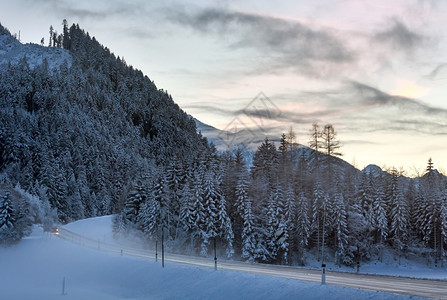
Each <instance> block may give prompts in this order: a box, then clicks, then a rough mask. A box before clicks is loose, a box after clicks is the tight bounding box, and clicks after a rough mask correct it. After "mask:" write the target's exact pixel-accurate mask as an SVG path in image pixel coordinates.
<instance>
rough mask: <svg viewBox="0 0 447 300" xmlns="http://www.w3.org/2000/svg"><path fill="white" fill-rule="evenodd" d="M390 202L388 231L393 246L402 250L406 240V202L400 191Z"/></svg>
mask: <svg viewBox="0 0 447 300" xmlns="http://www.w3.org/2000/svg"><path fill="white" fill-rule="evenodd" d="M392 203H393V206H392V208H391V227H390V233H391V235H392V240H393V245H394V247H395V248H396V249H397V250H399V251H400V252H402V251H403V250H404V249H405V248H406V243H407V240H408V204H407V202H406V200H405V198H404V196H403V194H402V192H401V191H398V192H397V193H396V195H395V198H394V199H392ZM399 259H400V256H399Z"/></svg>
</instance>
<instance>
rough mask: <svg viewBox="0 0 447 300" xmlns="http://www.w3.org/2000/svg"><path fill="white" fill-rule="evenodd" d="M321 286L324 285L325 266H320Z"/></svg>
mask: <svg viewBox="0 0 447 300" xmlns="http://www.w3.org/2000/svg"><path fill="white" fill-rule="evenodd" d="M321 268H322V270H321V284H322V285H325V284H326V264H321Z"/></svg>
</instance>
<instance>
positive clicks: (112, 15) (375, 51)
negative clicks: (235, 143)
mask: <svg viewBox="0 0 447 300" xmlns="http://www.w3.org/2000/svg"><path fill="white" fill-rule="evenodd" d="M0 5H1V6H0V7H1V8H2V9H1V10H0V22H1V23H2V25H3V26H5V27H7V28H8V29H9V30H10V31H11V32H12V33H18V32H19V31H20V36H21V41H22V42H24V43H27V42H32V43H40V40H41V39H42V37H44V38H45V43H46V44H47V43H48V31H49V26H50V25H53V26H54V27H55V29H56V30H58V32H61V29H62V25H61V23H62V20H63V19H67V21H68V23H69V24H72V23H79V25H80V27H81V28H83V29H85V30H86V31H88V32H89V33H90V35H91V36H95V37H96V39H97V40H98V41H99V42H100V43H102V44H103V45H105V46H106V47H108V48H109V49H111V51H112V52H114V53H115V54H116V55H119V56H120V57H124V58H125V60H126V62H127V63H128V64H130V65H133V66H134V67H136V68H137V69H140V70H142V71H143V72H144V74H146V75H147V76H148V77H149V78H151V79H152V80H153V81H154V82H155V84H156V85H157V87H158V88H162V89H165V90H167V91H168V92H169V93H170V94H171V95H172V96H173V99H174V101H176V102H177V103H178V104H179V105H180V107H181V108H183V109H184V110H185V111H186V112H187V113H189V114H191V115H193V116H194V117H196V118H197V119H199V120H200V121H202V122H204V123H207V124H209V125H212V126H214V127H216V128H219V129H225V128H227V125H228V124H230V123H231V122H232V121H233V120H234V118H235V117H237V116H239V119H240V120H241V122H242V123H244V124H245V125H246V126H247V127H250V128H251V129H252V130H253V132H256V134H259V135H262V136H265V135H267V136H269V138H277V137H279V136H280V135H281V133H282V132H287V131H288V128H289V127H290V126H292V127H293V129H294V131H295V132H296V135H297V140H298V142H299V143H301V144H305V145H307V144H308V139H309V137H308V132H309V129H310V128H311V125H312V123H313V122H318V123H319V124H320V126H324V124H326V123H331V124H333V125H334V127H335V129H336V131H337V132H338V137H339V139H340V141H341V143H342V145H343V146H342V149H341V150H342V152H343V154H344V157H343V159H345V160H346V161H348V162H350V163H353V162H354V161H355V163H356V166H357V167H358V168H363V167H364V166H366V165H368V164H377V165H379V166H384V165H386V166H388V167H390V166H396V167H404V168H405V169H406V170H407V171H408V175H412V173H414V172H415V171H416V170H417V171H422V170H424V168H425V166H426V164H427V160H428V158H429V157H432V159H433V162H434V166H435V168H438V169H440V170H444V171H445V170H446V169H447V101H446V100H447V21H446V20H447V1H435V0H433V1H422V0H419V1H418V0H414V1H412V0H393V1H390V0H385V1H382V0H380V1H379V0H375V1H359V0H351V1H350V0H345V1H341V0H340V1H336V0H314V1H279V2H277V1H264V0H261V1H259V0H257V1H254V0H253V1H216V2H214V3H213V2H210V1H201V0H197V1H157V0H154V1H144V0H132V1H123V0H107V1H106V0H100V1H96V0H94V1H92V0H90V1H85V0H47V1H45V0H43V1H30V0H14V1H12V0H11V1H5V0H0ZM260 92H263V93H264V94H265V95H266V96H267V97H268V98H269V99H270V101H271V102H268V104H269V105H270V106H266V107H264V109H265V110H269V111H270V112H273V113H271V114H270V115H269V116H270V119H268V120H263V121H262V122H261V124H260V123H259V122H256V119H255V117H257V116H256V115H255V111H253V110H250V116H248V115H247V110H244V109H245V108H246V107H247V105H249V104H250V103H251V101H252V99H253V98H255V97H256V96H257V95H258V94H259V93H260ZM264 103H266V102H264ZM258 104H259V103H258ZM258 109H259V107H258ZM259 113H260V114H263V113H265V111H264V112H263V111H260V112H259ZM250 117H251V118H250Z"/></svg>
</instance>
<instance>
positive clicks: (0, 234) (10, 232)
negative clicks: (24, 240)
mask: <svg viewBox="0 0 447 300" xmlns="http://www.w3.org/2000/svg"><path fill="white" fill-rule="evenodd" d="M9 195H10V194H9V192H6V193H5V195H4V196H3V197H0V242H1V243H11V242H14V241H16V240H17V239H19V238H20V237H19V235H18V234H17V232H16V230H15V228H14V224H15V216H14V213H15V210H14V207H13V205H12V201H11V199H10V196H9Z"/></svg>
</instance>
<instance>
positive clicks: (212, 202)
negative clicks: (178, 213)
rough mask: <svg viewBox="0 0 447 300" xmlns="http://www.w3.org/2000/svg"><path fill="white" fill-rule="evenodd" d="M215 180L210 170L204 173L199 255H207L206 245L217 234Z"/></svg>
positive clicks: (217, 193) (216, 192)
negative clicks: (202, 225)
mask: <svg viewBox="0 0 447 300" xmlns="http://www.w3.org/2000/svg"><path fill="white" fill-rule="evenodd" d="M216 188H217V186H216V182H215V178H214V174H213V173H212V172H211V171H207V172H206V173H205V175H204V184H203V194H202V198H203V207H204V215H203V218H204V219H203V222H204V225H205V226H204V228H203V229H202V232H201V239H202V243H201V250H200V255H202V256H207V255H208V245H209V243H210V239H211V238H214V237H216V236H218V235H219V233H220V232H219V226H218V209H217V208H218V198H219V196H220V195H219V192H218V191H217V190H216Z"/></svg>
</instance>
